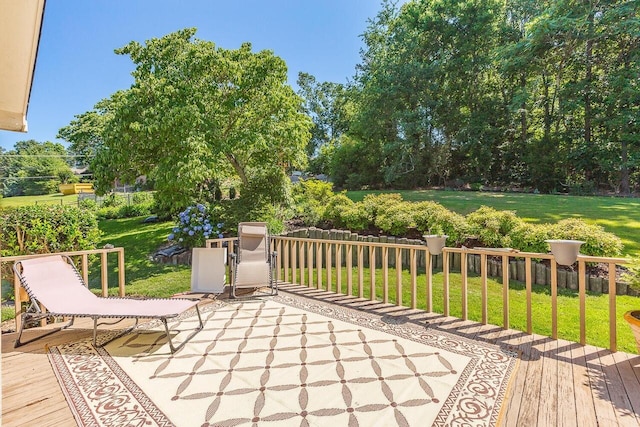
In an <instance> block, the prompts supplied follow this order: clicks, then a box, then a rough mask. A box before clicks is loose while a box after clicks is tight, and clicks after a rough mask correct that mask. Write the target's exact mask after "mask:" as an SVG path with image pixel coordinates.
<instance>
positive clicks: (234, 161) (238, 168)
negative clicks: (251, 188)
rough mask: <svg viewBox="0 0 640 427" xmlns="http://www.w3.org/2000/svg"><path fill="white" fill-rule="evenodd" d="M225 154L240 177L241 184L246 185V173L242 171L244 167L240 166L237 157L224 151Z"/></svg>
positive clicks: (247, 181)
mask: <svg viewBox="0 0 640 427" xmlns="http://www.w3.org/2000/svg"><path fill="white" fill-rule="evenodd" d="M225 155H226V156H227V159H228V160H229V162H230V163H231V165H232V166H233V169H235V171H236V173H237V174H238V176H239V177H240V180H241V181H242V185H244V186H245V187H246V186H247V185H248V184H249V180H248V179H247V174H246V173H245V172H244V168H243V167H242V165H241V164H240V162H239V161H238V159H236V157H235V156H234V155H233V154H231V153H226V154H225Z"/></svg>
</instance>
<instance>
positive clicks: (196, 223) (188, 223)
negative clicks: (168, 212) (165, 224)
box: [168, 203, 224, 248]
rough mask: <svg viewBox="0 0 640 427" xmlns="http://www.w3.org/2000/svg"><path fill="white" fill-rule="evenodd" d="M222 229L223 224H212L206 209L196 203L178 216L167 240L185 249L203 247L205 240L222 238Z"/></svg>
mask: <svg viewBox="0 0 640 427" xmlns="http://www.w3.org/2000/svg"><path fill="white" fill-rule="evenodd" d="M223 227H224V224H223V223H221V222H220V223H215V222H213V221H212V220H211V217H210V215H209V213H208V212H207V208H206V207H205V206H204V205H202V204H200V203H198V204H197V205H195V206H189V207H188V208H187V209H185V210H184V211H182V212H180V213H179V214H178V224H176V226H175V227H173V230H172V233H171V234H169V236H168V240H169V241H171V242H175V243H177V244H179V245H180V246H184V247H186V248H195V247H203V246H204V244H205V241H206V240H207V239H215V238H222V237H223V235H222V228H223Z"/></svg>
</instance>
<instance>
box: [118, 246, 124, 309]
mask: <svg viewBox="0 0 640 427" xmlns="http://www.w3.org/2000/svg"><path fill="white" fill-rule="evenodd" d="M124 285H125V277H124V248H118V295H120V296H121V297H124V294H125V291H124Z"/></svg>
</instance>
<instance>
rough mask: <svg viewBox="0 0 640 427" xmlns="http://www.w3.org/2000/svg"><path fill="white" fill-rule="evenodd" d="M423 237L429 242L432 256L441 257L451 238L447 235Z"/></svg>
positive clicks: (428, 245)
mask: <svg viewBox="0 0 640 427" xmlns="http://www.w3.org/2000/svg"><path fill="white" fill-rule="evenodd" d="M422 237H424V240H426V241H427V247H428V248H429V253H431V255H440V254H441V253H442V248H444V246H445V244H446V242H447V237H449V236H447V235H446V234H425V235H424V236H422Z"/></svg>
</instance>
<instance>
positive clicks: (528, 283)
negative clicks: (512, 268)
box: [524, 257, 533, 334]
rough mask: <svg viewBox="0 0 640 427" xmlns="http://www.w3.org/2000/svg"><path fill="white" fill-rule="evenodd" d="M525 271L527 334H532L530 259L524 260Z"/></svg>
mask: <svg viewBox="0 0 640 427" xmlns="http://www.w3.org/2000/svg"><path fill="white" fill-rule="evenodd" d="M524 269H525V273H524V274H525V286H526V294H527V333H528V334H531V333H533V320H532V307H531V305H532V301H531V284H532V282H533V278H532V277H531V257H526V258H525V263H524Z"/></svg>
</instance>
